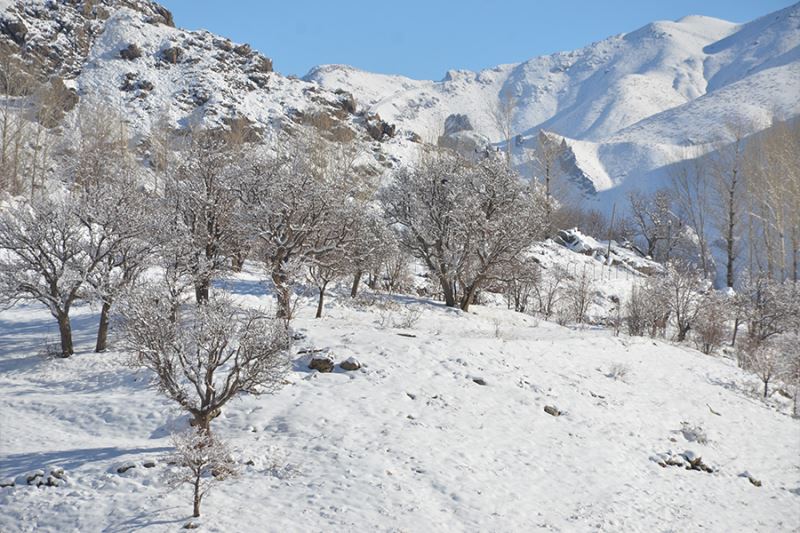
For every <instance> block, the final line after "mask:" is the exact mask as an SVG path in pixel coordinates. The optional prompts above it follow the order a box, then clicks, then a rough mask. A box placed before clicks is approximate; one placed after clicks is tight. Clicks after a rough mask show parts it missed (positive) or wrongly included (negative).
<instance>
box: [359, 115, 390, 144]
mask: <svg viewBox="0 0 800 533" xmlns="http://www.w3.org/2000/svg"><path fill="white" fill-rule="evenodd" d="M365 125H366V127H367V133H369V136H370V137H372V138H373V139H375V140H376V141H382V140H384V138H391V137H394V134H395V133H396V132H397V128H396V127H395V126H394V124H389V123H388V122H386V121H384V120H382V119H381V116H380V115H377V114H375V115H368V116H367V118H366V123H365Z"/></svg>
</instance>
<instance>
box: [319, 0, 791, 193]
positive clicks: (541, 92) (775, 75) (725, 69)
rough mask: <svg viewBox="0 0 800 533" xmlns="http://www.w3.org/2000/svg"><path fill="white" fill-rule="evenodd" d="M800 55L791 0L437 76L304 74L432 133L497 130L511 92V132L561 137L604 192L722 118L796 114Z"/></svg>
mask: <svg viewBox="0 0 800 533" xmlns="http://www.w3.org/2000/svg"><path fill="white" fill-rule="evenodd" d="M799 60H800V4H795V5H793V6H790V7H788V8H786V9H783V10H781V11H778V12H776V13H773V14H770V15H766V16H764V17H762V18H759V19H757V20H755V21H753V22H750V23H747V24H743V25H736V24H732V23H729V22H726V21H722V20H718V19H713V18H709V17H699V16H689V17H685V18H683V19H681V20H679V21H677V22H665V21H662V22H655V23H652V24H648V25H647V26H644V27H643V28H640V29H639V30H636V31H633V32H631V33H627V34H623V35H618V36H614V37H610V38H608V39H605V40H603V41H600V42H596V43H593V44H591V45H589V46H587V47H585V48H582V49H579V50H576V51H573V52H561V53H557V54H553V55H550V56H543V57H538V58H534V59H531V60H529V61H526V62H524V63H519V64H513V65H501V66H498V67H495V68H493V69H487V70H484V71H481V72H467V71H454V72H448V73H447V75H446V76H445V78H444V79H443V80H442V81H438V82H418V81H414V80H408V79H404V78H400V79H398V78H397V77H387V76H385V75H381V74H370V73H367V72H359V71H356V70H354V69H352V68H350V67H337V66H325V67H318V68H316V69H314V70H312V71H311V72H310V73H309V74H308V75H307V76H306V79H309V80H313V81H316V82H317V83H319V84H321V85H322V86H324V87H329V88H343V89H347V90H350V91H352V92H353V93H354V94H366V95H369V97H368V99H367V100H368V101H369V102H370V103H371V105H372V109H373V110H374V111H375V112H378V113H380V114H381V116H382V117H384V118H385V119H386V120H389V121H390V122H395V123H397V124H398V125H399V126H400V127H401V128H407V129H410V130H413V131H415V132H417V133H418V134H419V135H421V136H422V138H423V139H425V140H429V139H433V140H434V142H435V139H437V138H438V136H440V135H441V134H442V131H443V125H444V120H445V118H446V117H448V116H449V115H451V114H465V115H467V116H468V117H469V119H470V122H471V124H472V126H473V127H474V128H475V130H477V131H479V132H481V133H483V134H484V135H486V136H488V137H489V138H490V139H491V140H492V141H494V142H501V141H503V134H502V128H501V127H500V124H498V120H497V114H498V113H497V111H498V109H502V108H503V106H504V102H505V101H506V100H507V98H508V97H509V96H510V97H511V102H512V104H513V108H514V109H513V131H514V132H515V133H516V134H520V135H523V136H524V137H525V139H527V140H526V141H525V142H526V143H531V142H532V141H534V140H535V134H536V132H537V131H538V130H539V129H546V130H548V131H551V132H554V133H556V134H559V135H561V136H563V137H564V138H566V141H567V144H568V145H569V147H570V148H571V151H572V152H573V156H574V160H575V162H576V168H574V169H571V172H573V173H574V174H576V175H579V174H581V173H582V174H584V175H585V176H586V177H588V178H589V179H590V180H591V181H592V183H593V186H594V189H595V191H607V190H609V189H612V188H613V187H616V186H618V185H620V184H621V183H623V182H625V181H626V180H632V181H635V182H640V185H641V186H642V187H644V188H649V184H648V182H649V180H656V181H657V180H659V179H663V178H664V175H663V172H662V169H663V167H665V166H666V165H669V164H670V163H673V162H675V161H678V160H681V159H683V158H685V157H686V150H685V147H686V146H697V147H698V150H699V151H700V152H702V151H705V150H708V149H709V148H710V146H709V143H713V142H716V141H719V140H725V139H727V138H728V135H729V134H728V133H727V132H726V130H725V124H726V122H729V123H734V124H743V125H745V130H746V131H747V132H754V131H757V130H759V129H762V128H764V127H767V126H768V125H769V124H770V122H771V120H772V119H773V118H778V119H786V118H789V117H794V116H797V115H798V114H800V90H798V87H800V61H799ZM515 149H516V150H517V151H518V152H520V150H519V147H516V148H515ZM518 156H519V159H520V161H521V160H522V159H523V156H522V155H521V154H518ZM626 185H627V186H628V187H631V186H632V185H631V184H630V183H628V184H626ZM636 185H637V184H636V183H634V184H633V186H636ZM613 194H614V192H613V191H612V193H611V195H612V196H613ZM603 203H604V202H601V205H602V204H603ZM606 205H610V204H606Z"/></svg>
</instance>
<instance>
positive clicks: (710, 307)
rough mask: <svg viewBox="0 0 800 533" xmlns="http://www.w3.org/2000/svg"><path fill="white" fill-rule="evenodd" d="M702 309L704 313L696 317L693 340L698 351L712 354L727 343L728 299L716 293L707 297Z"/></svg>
mask: <svg viewBox="0 0 800 533" xmlns="http://www.w3.org/2000/svg"><path fill="white" fill-rule="evenodd" d="M701 307H702V308H703V312H702V313H699V314H698V315H697V316H696V317H695V319H694V324H693V326H692V333H693V334H692V339H693V340H694V343H695V345H696V346H697V349H698V350H700V351H702V352H703V353H704V354H710V353H712V352H714V351H715V350H716V349H717V348H719V347H720V346H722V343H723V342H725V338H726V336H727V332H726V327H725V323H726V321H727V320H728V317H729V315H730V313H728V310H727V301H726V299H724V298H721V297H720V296H719V295H718V294H716V293H712V294H709V295H708V296H706V297H705V298H704V301H703V303H702V304H701Z"/></svg>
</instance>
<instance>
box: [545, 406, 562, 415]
mask: <svg viewBox="0 0 800 533" xmlns="http://www.w3.org/2000/svg"><path fill="white" fill-rule="evenodd" d="M544 412H545V413H547V414H548V415H551V416H561V411H559V410H558V408H557V407H555V406H553V405H545V406H544Z"/></svg>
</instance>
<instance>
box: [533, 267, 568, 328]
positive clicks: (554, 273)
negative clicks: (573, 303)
mask: <svg viewBox="0 0 800 533" xmlns="http://www.w3.org/2000/svg"><path fill="white" fill-rule="evenodd" d="M568 275H569V274H568V273H567V271H566V270H565V269H564V268H563V267H561V266H558V265H556V266H554V267H552V268H551V269H548V270H545V271H544V272H543V273H542V279H541V282H540V283H537V284H535V285H534V286H533V292H534V295H535V297H536V303H537V305H536V307H537V310H538V311H539V313H541V314H542V316H543V317H544V318H545V320H549V319H550V317H551V316H553V313H555V311H556V308H557V306H558V304H559V302H560V301H561V300H562V299H563V297H564V284H565V282H566V279H567V277H568Z"/></svg>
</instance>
